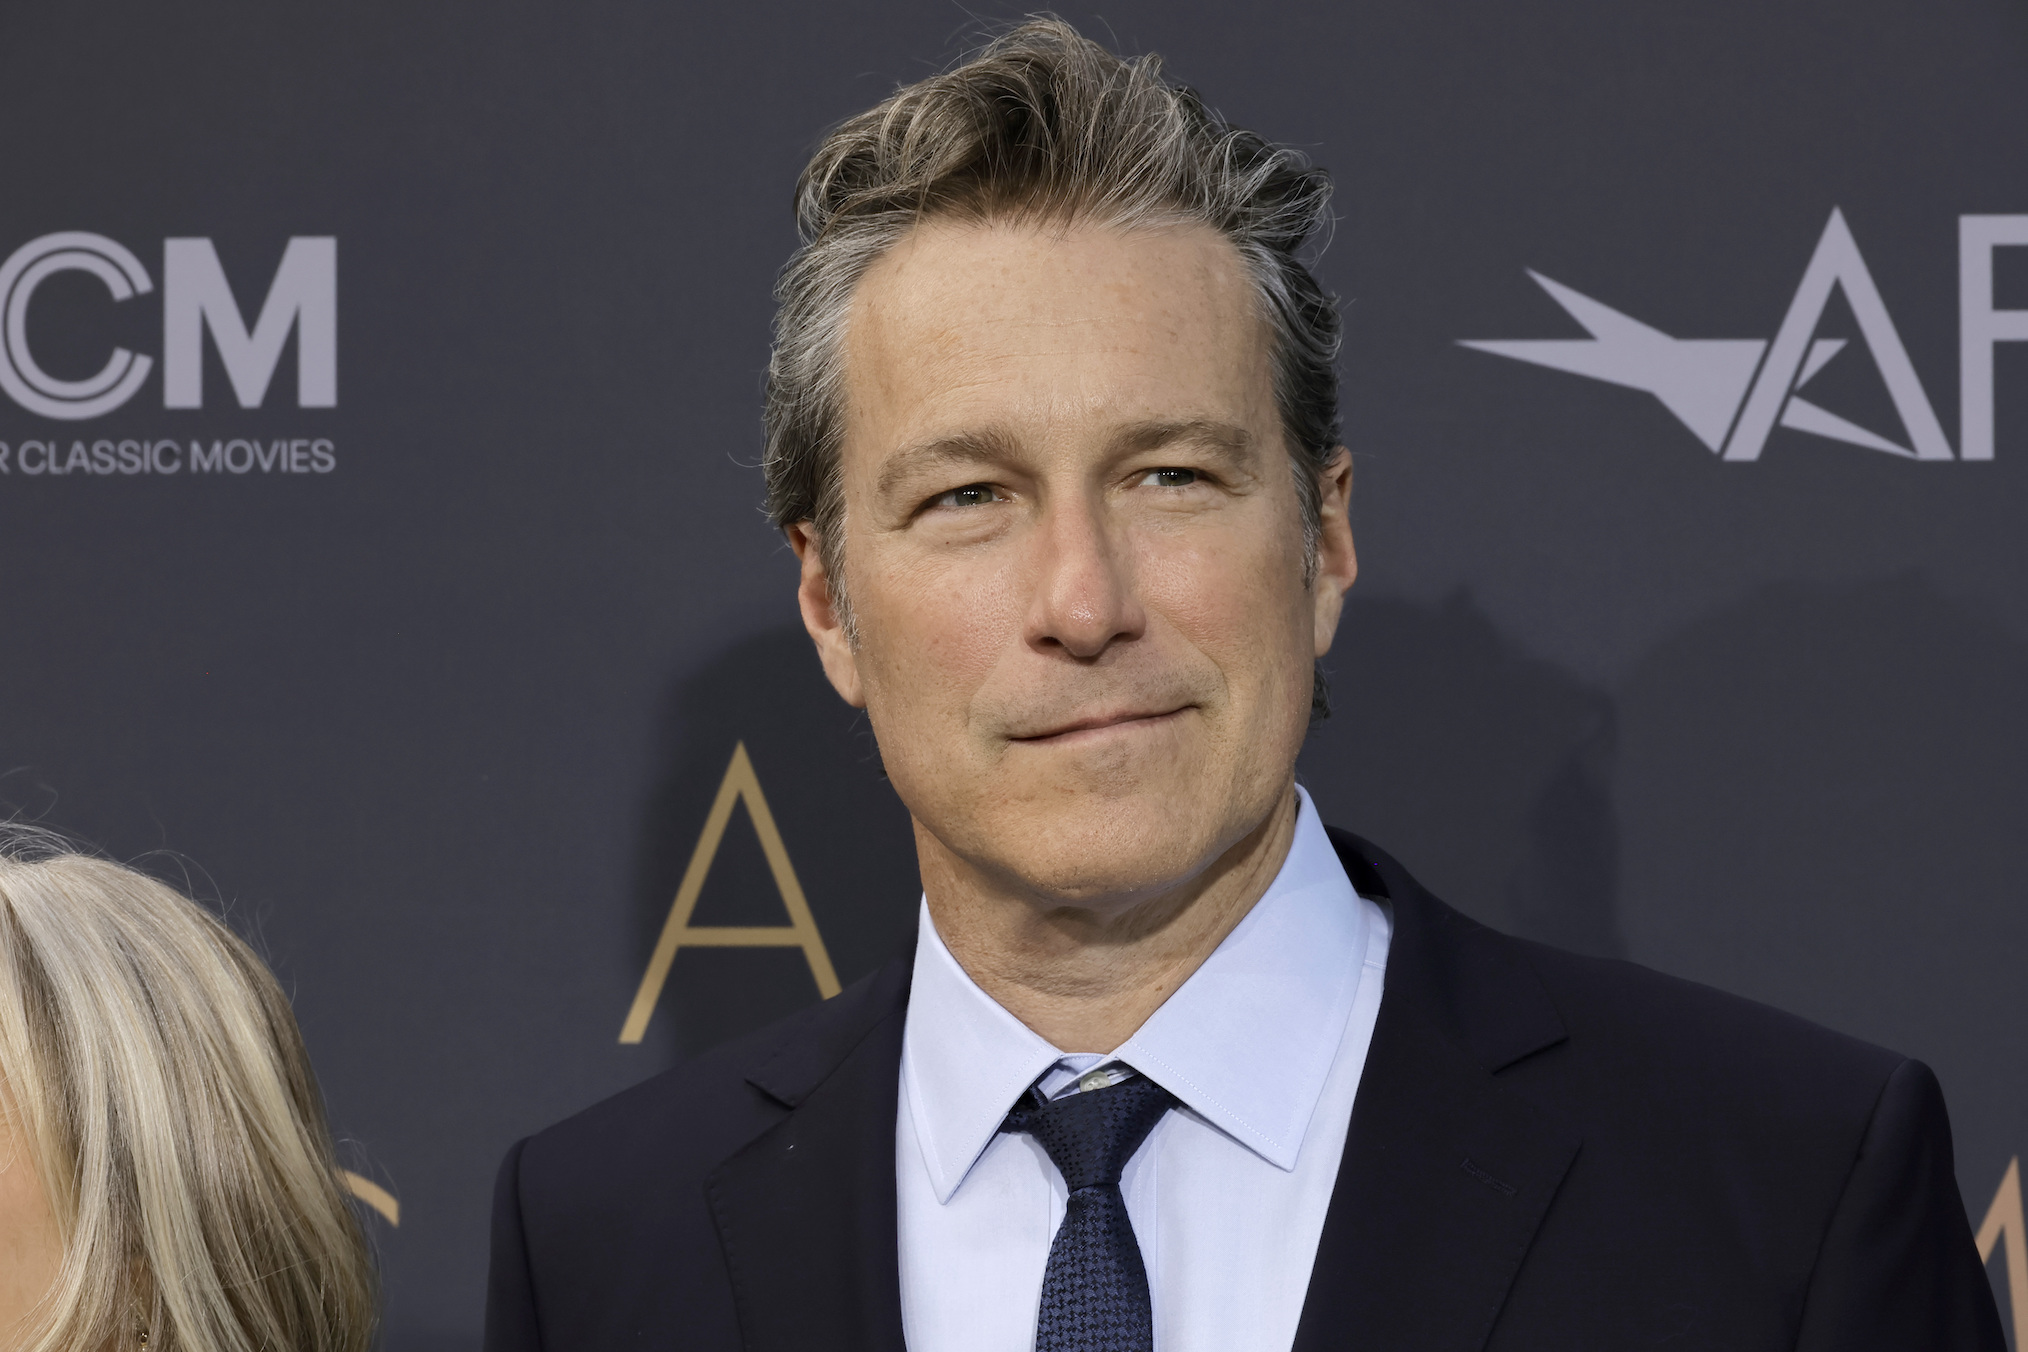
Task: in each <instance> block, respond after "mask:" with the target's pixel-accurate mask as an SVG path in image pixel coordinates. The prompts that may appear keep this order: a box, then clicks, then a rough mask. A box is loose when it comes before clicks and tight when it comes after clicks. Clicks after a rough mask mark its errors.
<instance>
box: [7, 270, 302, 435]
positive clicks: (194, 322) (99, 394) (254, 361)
mask: <svg viewBox="0 0 2028 1352" xmlns="http://www.w3.org/2000/svg"><path fill="white" fill-rule="evenodd" d="M59 272H89V273H91V274H92V275H93V276H95V277H97V278H98V279H99V280H100V281H102V282H104V283H105V284H106V289H107V290H108V291H110V292H112V293H113V299H114V300H129V299H132V298H133V297H134V296H137V295H145V294H146V293H148V292H150V291H153V290H154V289H155V286H154V283H153V282H151V281H149V279H148V270H147V269H146V268H144V267H142V266H141V260H140V259H138V258H136V257H134V255H133V254H132V253H130V252H128V250H127V249H126V247H125V246H124V245H121V244H119V243H118V242H116V241H114V240H110V239H107V238H106V237H105V236H104V235H94V234H89V233H86V232H84V231H81V230H66V231H62V232H60V233H58V234H54V235H44V236H43V237H42V238H40V239H33V240H30V241H29V242H28V243H26V244H24V245H22V246H21V247H20V248H18V249H16V250H15V251H14V253H13V254H12V255H11V256H10V257H9V258H8V259H7V261H6V262H5V263H4V264H0V390H5V391H7V393H8V394H9V395H10V396H11V397H12V398H13V400H14V402H15V403H17V404H19V405H21V407H23V408H25V409H27V410H29V411H30V412H31V413H40V414H42V415H43V416H44V417H46V418H62V419H65V420H67V421H75V420H77V419H81V418H96V417H98V416H100V415H101V414H105V413H110V412H112V411H113V410H114V409H116V408H118V407H119V406H120V405H122V404H124V403H126V402H127V401H128V400H129V399H132V398H133V397H134V394H135V392H136V391H138V390H139V389H140V388H141V385H142V383H143V382H144V381H146V380H147V379H148V373H149V372H150V371H151V370H153V369H154V366H155V362H154V359H153V358H152V357H147V356H143V355H141V354H138V353H134V352H129V351H128V350H127V349H126V348H124V347H116V348H114V349H113V354H112V356H111V357H109V358H107V360H106V364H105V366H104V367H102V368H101V369H100V371H99V373H98V374H97V375H95V376H90V377H88V378H86V379H84V380H59V379H57V378H56V377H55V376H53V375H50V374H49V373H48V372H47V371H45V370H43V369H42V367H41V366H40V365H38V364H37V363H36V360H35V354H34V353H32V352H30V351H29V350H28V305H29V302H30V301H31V300H33V299H34V297H35V289H36V288H37V287H38V286H40V285H42V283H43V282H44V281H45V280H46V279H47V278H49V277H50V276H52V275H54V274H55V273H59ZM207 328H209V329H210V330H211V341H212V344H213V346H214V347H216V348H217V350H218V356H219V359H220V361H221V362H222V363H223V365H224V366H225V374H226V376H227V378H228V379H229V380H230V381H231V382H232V392H233V394H234V395H235V396H236V397H237V398H238V400H239V406H240V407H241V408H258V407H260V403H261V400H262V399H263V398H265V397H266V396H267V392H268V382H269V381H270V380H271V379H272V378H273V377H274V373H275V367H276V365H277V364H279V363H280V361H281V359H282V347H283V345H284V344H285V343H286V342H287V341H288V337H289V330H290V329H292V328H293V329H295V331H296V403H297V405H298V407H301V408H332V407H335V406H336V405H337V403H338V241H337V240H336V239H334V238H331V237H330V236H328V235H326V236H302V235H299V236H297V237H295V238H293V239H291V240H290V241H289V245H288V248H287V249H285V250H284V251H283V253H282V263H281V266H280V267H278V268H277V269H275V278H274V281H273V282H272V283H270V284H269V286H268V295H267V299H266V300H265V301H263V302H262V303H261V309H260V317H259V318H258V319H256V320H255V321H254V325H253V328H252V329H251V330H249V329H248V328H247V325H246V320H245V318H244V317H243V316H242V314H241V312H240V308H239V303H238V302H237V301H235V300H234V299H233V295H232V288H231V287H230V286H229V285H227V283H226V280H225V270H224V269H223V268H221V267H220V266H219V263H218V250H216V249H214V248H213V247H212V245H211V241H210V240H208V239H166V240H164V241H162V406H163V407H164V408H201V407H203V405H204V389H203V385H204V331H205V330H206V329H207Z"/></svg>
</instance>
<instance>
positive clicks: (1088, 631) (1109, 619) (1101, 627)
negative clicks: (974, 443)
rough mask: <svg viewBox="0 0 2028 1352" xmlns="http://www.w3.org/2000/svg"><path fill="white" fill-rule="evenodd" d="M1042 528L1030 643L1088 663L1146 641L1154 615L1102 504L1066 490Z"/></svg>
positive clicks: (1046, 513)
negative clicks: (1113, 649)
mask: <svg viewBox="0 0 2028 1352" xmlns="http://www.w3.org/2000/svg"><path fill="white" fill-rule="evenodd" d="M1038 526H1039V529H1038V530H1036V532H1035V534H1034V537H1033V539H1032V542H1031V547H1032V548H1033V549H1034V551H1035V558H1034V560H1033V567H1032V572H1031V576H1032V577H1034V579H1035V590H1034V595H1033V599H1032V601H1031V603H1030V607H1029V614H1028V633H1027V638H1028V644H1029V646H1030V647H1032V648H1034V649H1036V650H1038V651H1041V652H1045V653H1063V654H1067V655H1068V656H1070V657H1073V658H1076V659H1077V660H1079V661H1083V662H1089V661H1092V660H1095V659H1096V658H1098V657H1100V656H1102V655H1103V654H1104V653H1105V651H1106V650H1107V649H1108V648H1110V647H1112V646H1113V645H1114V644H1115V643H1121V642H1130V641H1132V640H1134V639H1136V638H1139V637H1140V636H1141V634H1142V633H1143V632H1144V630H1145V629H1146V627H1147V612H1146V611H1145V610H1144V609H1143V608H1142V606H1141V603H1140V600H1139V598H1138V597H1137V596H1136V595H1135V593H1134V586H1133V570H1132V568H1131V566H1130V564H1131V559H1130V558H1129V556H1128V551H1127V549H1126V545H1125V541H1124V540H1122V539H1120V538H1117V536H1116V534H1115V532H1114V531H1113V530H1111V529H1109V528H1108V523H1107V521H1106V519H1105V513H1104V511H1103V508H1102V507H1101V506H1100V504H1098V503H1096V502H1093V501H1092V500H1090V499H1089V498H1087V497H1085V496H1084V495H1081V494H1068V495H1064V496H1063V497H1059V498H1057V499H1056V500H1055V501H1054V502H1051V503H1050V504H1048V506H1046V507H1045V508H1044V510H1043V511H1042V513H1041V519H1040V521H1039V522H1038Z"/></svg>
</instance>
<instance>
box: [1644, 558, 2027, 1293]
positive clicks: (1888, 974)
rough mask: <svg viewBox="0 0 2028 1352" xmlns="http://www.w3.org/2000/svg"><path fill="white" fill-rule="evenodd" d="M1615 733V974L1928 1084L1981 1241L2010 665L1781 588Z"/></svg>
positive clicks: (2022, 680) (2020, 932)
mask: <svg viewBox="0 0 2028 1352" xmlns="http://www.w3.org/2000/svg"><path fill="white" fill-rule="evenodd" d="M1620 710H1621V741H1620V771H1619V774H1618V776H1617V783H1618V804H1619V809H1620V820H1621V822H1622V823H1623V824H1624V828H1625V831H1626V842H1627V874H1626V890H1625V896H1626V904H1625V909H1624V921H1625V925H1626V931H1627V937H1628V942H1629V948H1630V951H1631V955H1632V956H1633V957H1634V958H1635V959H1636V960H1638V961H1641V962H1645V963H1648V964H1650V965H1652V966H1656V967H1660V968H1662V969H1664V970H1666V971H1672V972H1676V973H1678V974H1680V975H1683V976H1687V977H1691V978H1693V979H1695V980H1699V981H1704V982H1708V983H1710V984H1712V985H1715V986H1719V987H1721V988H1724V989H1726V990H1731V991H1735V992H1738V993H1740V994H1742V995H1748V996H1752V997H1753V998H1755V999H1759V1000H1764V1001H1766V1002H1768V1003H1770V1004H1773V1005H1776V1006H1779V1007H1781V1008H1783V1009H1787V1010H1791V1011H1793V1012H1795V1013H1797V1014H1801V1015H1803V1016H1804V1017H1806V1018H1810V1019H1814V1020H1817V1021H1818V1022H1821V1023H1825V1024H1828V1025H1830V1026H1831V1027H1833V1028H1837V1029H1840V1030H1841V1031H1844V1032H1848V1033H1852V1034H1854V1035H1856V1036H1859V1037H1862V1038H1865V1039H1867V1040H1868V1041H1872V1042H1878V1043H1881V1044H1883V1045H1885V1046H1888V1047H1892V1048H1894V1049H1895V1050H1897V1051H1900V1052H1904V1053H1906V1054H1908V1055H1910V1056H1915V1057H1919V1058H1921V1059H1922V1060H1925V1061H1927V1062H1929V1063H1930V1064H1931V1065H1932V1066H1933V1067H1934V1068H1935V1069H1936V1071H1937V1073H1938V1075H1939V1077H1940V1078H1941V1079H1942V1081H1943V1084H1944V1089H1945V1092H1946V1094H1947V1096H1948V1097H1949V1099H1950V1103H1951V1116H1952V1120H1953V1122H1954V1123H1955V1124H1956V1126H1957V1145H1958V1152H1957V1157H1958V1162H1959V1165H1960V1181H1961V1184H1962V1187H1963V1191H1964V1195H1965V1203H1966V1206H1967V1207H1968V1208H1969V1209H1970V1211H1971V1216H1972V1220H1973V1222H1974V1224H1976V1223H1977V1222H1978V1220H1979V1218H1980V1217H1981V1216H1982V1215H1984V1214H1985V1209H1986V1206H1987V1204H1988V1202H1989V1201H1990V1200H1991V1198H1992V1196H1993V1190H1994V1188H1995V1186H1996V1185H1997V1184H1998V1182H1999V1179H2000V1173H2001V1170H2002V1169H2004V1167H2005V1166H2006V1162H2007V1160H2008V1159H2009V1158H2010V1157H2011V1156H2013V1155H2016V1154H2028V1140H2023V1139H2005V1138H2003V1132H2004V1130H2005V1129H2006V1128H2007V1125H2008V1124H2013V1123H2018V1122H2020V1121H2022V1120H2023V1119H2024V1117H2028V1078H2024V1077H2023V1075H2022V1074H2021V1058H2020V1051H2019V1048H2020V1046H2021V1037H2022V1033H2023V1030H2024V1029H2028V982H2024V981H2023V980H2022V973H2021V970H2020V955H2021V954H2022V953H2023V952H2024V951H2028V913H2024V908H2023V907H2022V904H2021V902H2022V888H2023V880H2024V879H2028V832H2024V831H2023V830H2022V826H2021V823H2022V820H2023V816H2024V814H2028V648H2024V646H2023V644H2022V643H2021V642H2020V641H2019V640H2018V639H2016V638H2015V637H2014V636H2013V635H2012V634H2010V633H2008V632H2006V631H2005V630H2003V629H2001V628H2000V627H1999V626H1998V625H1997V624H1994V623H1991V622H1989V621H1987V620H1984V619H1982V618H1980V617H1978V616H1976V615H1974V614H1972V613H1970V612H1968V611H1967V610H1966V609H1965V608H1964V607H1962V606H1960V605H1959V604H1957V603H1956V602H1954V601H1953V600H1951V599H1950V598H1948V597H1946V596H1945V595H1943V594H1942V593H1941V592H1939V591H1938V590H1937V589H1936V588H1935V587H1934V586H1933V585H1932V584H1931V583H1929V582H1928V581H1927V580H1925V579H1923V578H1921V577H1919V576H1915V575H1912V574H1909V575H1902V576H1897V577H1890V578H1882V579H1875V580H1871V581H1865V582H1849V583H1837V584H1801V583H1783V584H1778V585H1773V586H1768V587H1765V588H1763V589H1761V590H1759V591H1757V592H1756V593H1754V594H1753V595H1752V596H1751V597H1750V598H1748V599H1747V600H1746V601H1744V602H1743V603H1741V604H1739V605H1737V606H1735V607H1733V608H1731V609H1728V610H1726V611H1723V612H1721V613H1719V614H1717V615H1714V616H1712V617H1710V618H1709V619H1706V620H1704V621H1702V622H1700V623H1698V624H1696V625H1693V626H1691V627H1689V628H1688V629H1686V630H1684V631H1683V632H1682V633H1680V634H1679V635H1677V636H1676V637H1675V638H1673V639H1671V640H1670V641H1669V642H1667V643H1665V644H1663V645H1662V646H1661V647H1660V648H1659V649H1657V650H1656V652H1655V653H1654V654H1653V655H1652V656H1651V657H1650V658H1649V659H1648V660H1647V661H1646V662H1644V663H1643V664H1642V666H1641V667H1640V668H1639V669H1638V670H1637V671H1636V672H1635V673H1634V675H1633V677H1632V679H1631V680H1630V681H1629V682H1628V683H1627V685H1626V687H1625V689H1624V690H1623V691H1622V692H1621V699H1620ZM2002 1308H2003V1309H2004V1308H2005V1304H2004V1297H2003V1305H2002Z"/></svg>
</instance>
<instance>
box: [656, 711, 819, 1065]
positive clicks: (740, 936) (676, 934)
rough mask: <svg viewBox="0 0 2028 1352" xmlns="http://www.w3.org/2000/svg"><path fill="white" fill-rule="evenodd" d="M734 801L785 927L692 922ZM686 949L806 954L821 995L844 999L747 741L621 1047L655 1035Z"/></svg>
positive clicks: (708, 821)
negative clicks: (757, 848) (771, 878)
mask: <svg viewBox="0 0 2028 1352" xmlns="http://www.w3.org/2000/svg"><path fill="white" fill-rule="evenodd" d="M735 799H738V800H742V801H744V802H745V803H746V815H747V816H748V817H749V818H750V819H751V820H752V821H753V829H754V834H755V835H757V836H759V837H760V844H761V850H762V852H763V853H765V854H766V855H767V858H768V868H769V869H770V870H771V871H772V872H773V873H774V875H775V887H776V889H777V890H779V891H780V892H781V894H782V905H783V906H785V907H786V908H787V909H788V912H789V923H788V924H786V925H693V924H691V923H690V916H691V913H692V912H694V911H695V910H696V909H697V894H698V893H699V892H702V891H703V890H704V877H705V875H706V874H708V873H710V872H711V861H712V860H713V859H715V858H717V856H718V844H719V842H720V841H721V840H723V839H725V827H726V823H728V822H730V821H731V820H732V805H733V801H734V800H735ZM686 944H687V945H689V946H691V947H693V948H696V947H704V948H800V949H802V950H803V958H804V960H805V961H807V962H808V963H809V964H810V975H811V976H813V977H815V978H816V979H817V992H818V994H820V995H822V996H823V997H824V998H825V999H826V1000H828V999H830V998H831V997H832V996H834V995H836V994H837V993H838V974H837V973H836V972H834V971H833V970H832V969H831V955H830V954H829V953H827V952H825V951H824V938H823V936H822V935H820V934H818V933H817V920H816V917H814V916H812V915H811V914H810V903H809V902H807V901H805V900H804V899H803V888H802V885H801V884H800V883H798V882H797V881H796V871H795V870H794V869H793V868H791V867H789V852H788V850H787V849H786V848H785V847H784V846H783V845H782V833H781V832H780V831H777V830H776V829H775V817H774V814H773V813H772V812H769V811H768V800H767V799H766V798H765V797H764V796H762V794H761V786H760V779H759V778H758V777H757V776H756V775H755V774H754V772H753V762H752V761H750V760H748V759H747V755H746V743H744V742H741V743H739V744H738V745H737V746H735V747H733V749H732V764H731V765H728V766H727V767H726V768H725V779H724V782H722V783H721V784H719V786H718V797H717V799H716V800H715V801H713V803H712V804H711V815H710V816H708V817H706V818H705V819H704V834H702V835H700V836H699V837H698V838H697V848H696V849H695V850H693V851H692V852H691V855H690V867H689V868H687V869H685V870H684V871H683V885H682V886H681V887H678V888H677V889H676V901H675V904H674V905H672V906H671V907H670V908H669V919H668V921H667V922H666V923H664V924H663V926H662V937H661V939H660V940H659V941H657V943H656V944H655V954H654V956H653V957H651V958H649V959H648V970H647V971H646V972H644V973H643V974H642V976H641V989H640V990H638V991H636V992H635V993H634V1007H633V1008H632V1009H631V1010H629V1011H627V1022H626V1025H625V1026H624V1027H623V1028H621V1029H620V1041H621V1042H639V1041H640V1040H641V1036H642V1034H644V1033H646V1032H647V1031H648V1018H649V1016H650V1015H652V1014H653V1013H654V1012H655V1002H656V1001H658V1000H660V999H661V998H662V983H663V982H665V981H667V980H668V979H669V964H670V963H672V962H674V961H675V960H676V950H677V949H679V948H682V947H684V946H685V945H686Z"/></svg>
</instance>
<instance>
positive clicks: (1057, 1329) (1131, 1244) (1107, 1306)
mask: <svg viewBox="0 0 2028 1352" xmlns="http://www.w3.org/2000/svg"><path fill="white" fill-rule="evenodd" d="M1175 1102H1176V1099H1175V1096H1174V1095H1172V1094H1171V1093H1170V1092H1169V1091H1168V1090H1166V1089H1164V1088H1162V1086H1161V1085H1158V1084H1156V1083H1155V1082H1154V1081H1153V1080H1150V1079H1147V1078H1145V1077H1143V1076H1136V1077H1134V1078H1133V1079H1130V1080H1127V1081H1125V1082H1124V1083H1121V1084H1115V1085H1112V1086H1110V1087H1108V1088H1105V1089H1088V1090H1086V1091H1085V1092H1083V1093H1081V1094H1071V1095H1068V1096H1066V1097H1064V1098H1060V1099H1055V1100H1053V1101H1051V1102H1049V1103H1043V1104H1032V1105H1029V1106H1026V1107H1020V1108H1016V1109H1015V1110H1014V1111H1013V1112H1011V1113H1009V1114H1008V1115H1007V1121H1006V1123H1005V1125H1003V1126H1002V1127H1001V1130H1002V1131H1014V1132H1026V1133H1027V1134H1028V1135H1030V1136H1033V1137H1034V1138H1035V1141H1036V1143H1037V1144H1038V1145H1040V1146H1041V1147H1042V1148H1043V1150H1044V1151H1046V1152H1047V1153H1048V1155H1049V1158H1050V1162H1051V1163H1053V1164H1055V1165H1056V1170H1057V1172H1058V1173H1060V1174H1062V1175H1063V1181H1064V1184H1065V1186H1067V1187H1068V1188H1069V1189H1070V1201H1069V1204H1068V1205H1067V1206H1066V1207H1065V1208H1064V1212H1063V1224H1062V1225H1060V1226H1058V1227H1057V1231H1056V1238H1055V1239H1054V1240H1052V1241H1051V1242H1050V1245H1049V1263H1048V1266H1047V1267H1045V1268H1044V1269H1043V1273H1042V1303H1041V1307H1040V1309H1039V1310H1038V1311H1037V1314H1036V1317H1035V1352H1153V1350H1154V1346H1155V1319H1154V1312H1153V1307H1152V1304H1151V1302H1150V1300H1149V1297H1148V1269H1147V1266H1146V1265H1145V1264H1144V1263H1143V1262H1142V1261H1141V1246H1140V1245H1139V1244H1138V1243H1136V1242H1135V1240H1134V1226H1133V1222H1132V1221H1130V1220H1129V1219H1128V1218H1127V1201H1126V1198H1124V1197H1122V1196H1121V1195H1120V1171H1121V1170H1122V1169H1124V1168H1126V1165H1127V1161H1128V1160H1129V1159H1132V1158H1133V1155H1134V1152H1135V1151H1136V1150H1138V1149H1140V1148H1141V1142H1142V1141H1145V1140H1146V1139H1148V1133H1149V1132H1150V1131H1153V1130H1154V1128H1155V1123H1157V1122H1159V1121H1161V1119H1162V1114H1163V1113H1166V1112H1168V1111H1169V1109H1170V1108H1171V1107H1172V1106H1174V1105H1175Z"/></svg>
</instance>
